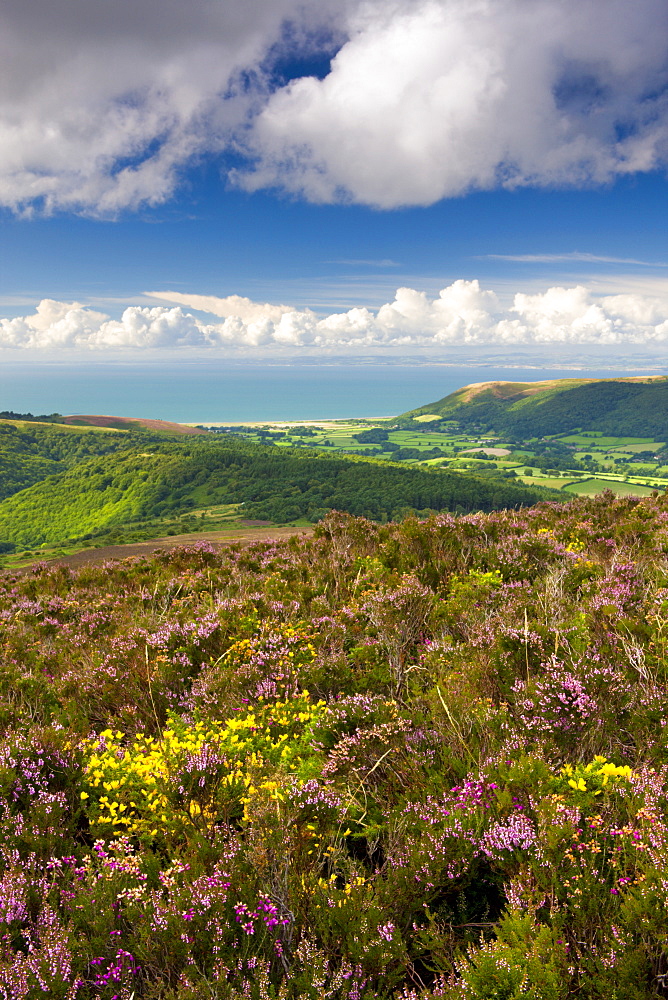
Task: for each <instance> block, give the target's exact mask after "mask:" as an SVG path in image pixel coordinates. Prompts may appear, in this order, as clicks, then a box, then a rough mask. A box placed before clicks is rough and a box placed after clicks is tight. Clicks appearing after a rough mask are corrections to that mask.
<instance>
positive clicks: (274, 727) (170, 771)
mask: <svg viewBox="0 0 668 1000" xmlns="http://www.w3.org/2000/svg"><path fill="white" fill-rule="evenodd" d="M323 708H324V702H317V703H315V704H312V703H311V700H310V698H309V695H308V693H305V694H302V695H299V696H297V697H295V698H293V699H291V700H290V701H283V702H281V701H275V702H270V703H268V704H264V703H261V704H260V705H259V706H258V708H257V709H256V710H255V711H247V712H245V713H244V714H240V715H239V716H237V717H236V718H231V719H226V720H225V721H223V722H215V721H212V720H209V721H207V722H204V721H199V722H192V723H188V722H186V721H185V720H183V719H181V718H179V717H177V716H173V717H171V718H170V720H169V726H168V727H167V728H166V729H164V730H163V731H162V733H161V735H160V737H159V738H154V737H152V736H147V735H146V734H144V733H139V734H137V735H135V736H134V737H133V738H132V740H131V742H130V743H128V744H126V741H125V738H124V735H123V733H122V732H113V731H112V730H111V729H106V730H103V731H102V732H101V733H100V735H99V737H96V738H95V739H93V740H89V741H87V743H86V744H85V746H84V781H83V785H84V788H83V790H82V792H81V800H82V801H83V802H85V804H86V811H87V813H88V818H89V822H90V824H91V827H92V828H93V829H95V830H99V831H100V832H101V833H105V832H106V833H113V832H114V831H115V832H123V833H126V834H129V835H131V836H137V837H140V838H142V839H147V838H148V839H149V840H152V839H153V838H156V837H161V838H162V837H165V836H167V835H174V834H177V835H183V834H184V831H187V830H188V829H195V830H200V831H208V832H209V833H210V832H211V831H212V829H213V828H214V827H215V826H216V825H218V824H220V823H222V822H225V823H228V822H230V820H231V819H232V818H239V816H240V815H241V814H242V809H243V819H244V820H248V815H249V813H248V807H249V805H251V804H252V803H253V802H254V800H255V799H256V798H258V797H262V796H266V795H268V796H269V798H271V799H272V800H273V801H276V802H280V801H281V799H282V798H283V792H282V791H281V788H282V782H281V781H276V780H271V778H272V777H273V776H275V775H276V774H277V773H278V774H280V776H281V778H282V779H283V780H286V779H287V778H288V777H289V776H290V775H295V776H296V777H299V776H300V775H303V774H308V773H309V770H310V768H311V766H312V765H311V764H310V762H309V758H312V757H313V754H312V751H311V747H310V742H309V726H310V725H312V724H313V723H314V722H316V721H317V719H318V717H319V716H320V715H321V714H322V710H323ZM102 793H104V794H102Z"/></svg>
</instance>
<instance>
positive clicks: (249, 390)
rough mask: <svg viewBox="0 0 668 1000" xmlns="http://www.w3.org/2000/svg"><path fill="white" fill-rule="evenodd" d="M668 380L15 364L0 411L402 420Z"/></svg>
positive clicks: (217, 364) (524, 371)
mask: <svg viewBox="0 0 668 1000" xmlns="http://www.w3.org/2000/svg"><path fill="white" fill-rule="evenodd" d="M649 374H655V375H665V374H668V367H667V366H665V365H663V366H662V365H660V364H658V363H656V362H655V363H654V365H653V366H652V367H651V368H650V367H649V366H648V365H647V364H645V365H644V366H638V367H634V366H633V365H632V364H629V365H628V366H627V367H622V366H620V365H619V364H614V365H612V366H611V367H603V366H599V367H592V366H586V365H583V366H582V367H575V366H568V367H566V366H563V367H558V366H554V365H547V364H546V365H545V366H541V365H540V364H539V363H538V364H528V363H526V362H525V363H524V365H523V364H522V363H521V362H519V363H518V362H516V361H513V362H508V363H505V364H499V363H496V364H485V363H466V364H452V365H449V364H445V363H437V364H434V363H431V364H425V363H405V364H404V363H392V364H387V363H386V364H383V363H377V362H373V361H370V362H366V363H363V364H351V363H349V362H348V363H338V364H337V363H335V362H331V361H329V362H327V363H316V362H312V361H311V362H309V363H306V364H305V363H303V362H300V363H297V364H294V363H293V364H291V363H267V364H262V363H259V362H255V363H243V362H235V363H229V362H222V361H220V360H218V359H217V360H216V361H211V362H209V361H206V360H205V361H200V362H196V363H195V362H190V363H187V362H185V363H175V362H174V361H172V362H170V363H154V364H150V365H146V364H132V365H129V364H122V363H119V362H106V363H104V364H101V363H95V364H79V365H65V364H29V365H27V364H9V365H4V366H3V368H2V369H1V370H0V410H11V411H14V412H18V413H28V412H30V413H33V414H49V413H62V414H63V415H66V414H77V413H80V414H105V415H113V416H122V417H145V418H151V419H159V420H169V421H175V422H178V423H204V424H206V423H212V424H213V423H225V422H229V423H239V422H245V421H247V422H257V421H280V420H305V421H306V420H319V419H320V420H324V419H330V420H336V419H343V418H346V417H360V418H364V419H369V418H380V417H381V416H386V417H387V416H394V415H396V414H399V413H402V412H404V411H406V410H409V409H412V408H414V407H417V406H423V405H425V404H427V403H430V402H434V401H436V400H438V399H441V398H442V397H444V396H447V395H448V394H449V393H451V392H454V391H455V390H457V389H459V388H461V387H462V386H464V385H468V384H470V383H471V382H489V381H518V382H535V381H542V380H544V379H553V378H620V377H623V376H624V375H627V376H628V375H649Z"/></svg>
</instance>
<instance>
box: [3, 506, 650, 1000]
mask: <svg viewBox="0 0 668 1000" xmlns="http://www.w3.org/2000/svg"><path fill="white" fill-rule="evenodd" d="M0 643H1V658H0V788H1V792H2V794H1V796H0V809H1V810H2V821H1V823H0V998H2V1000H36V998H38V997H39V998H42V997H44V996H49V997H54V998H56V1000H66V998H67V1000H92V998H100V1000H113V998H117V1000H121V998H123V1000H131V998H135V1000H139V998H153V1000H157V998H165V1000H200V998H201V1000H204V998H221V1000H240V998H242V997H243V998H252V1000H265V998H273V1000H297V998H301V997H307V998H313V1000H324V998H332V1000H367V998H369V1000H370V998H371V997H381V998H388V1000H389V998H395V1000H430V998H435V997H442V998H449V1000H454V998H460V997H465V998H479V1000H482V998H486V1000H512V998H520V997H529V998H534V1000H561V998H566V997H579V998H591V1000H594V998H601V1000H603V998H606V1000H607V998H618V1000H626V998H630V1000H636V998H637V1000H641V998H649V997H660V996H664V995H665V994H666V983H667V981H668V907H667V904H666V899H667V891H668V691H667V689H666V680H667V674H668V502H667V501H666V499H665V498H664V497H663V496H651V497H646V498H642V499H638V498H631V497H622V498H620V497H614V496H613V495H611V494H606V495H603V496H599V497H593V498H591V497H580V498H577V499H574V500H572V501H570V502H567V503H563V504H553V503H545V504H539V505H538V506H536V507H532V508H527V509H524V510H520V511H517V510H515V511H497V512H493V513H488V514H470V515H465V516H461V517H454V516H451V515H449V514H442V515H437V516H434V517H432V518H430V519H429V520H426V521H419V520H417V519H415V518H412V519H408V520H405V521H403V522H402V523H398V524H385V525H379V524H373V523H371V522H369V521H366V520H363V519H362V518H355V517H351V516H348V515H342V514H330V515H329V516H328V517H327V518H326V519H325V520H324V521H323V522H321V524H320V525H319V526H318V527H317V529H316V532H315V535H314V536H313V537H310V538H303V537H294V538H291V539H289V540H287V541H283V542H275V541H268V542H267V541H263V542H255V543H253V544H251V545H248V546H246V547H243V546H241V545H238V546H231V547H230V548H229V549H226V550H225V551H222V552H219V551H216V550H214V549H213V548H212V547H211V546H210V545H208V544H207V543H199V544H195V545H192V546H189V547H185V548H184V547H181V548H177V549H174V550H173V551H171V552H167V553H165V552H163V553H159V554H157V555H156V556H155V558H151V559H149V558H136V559H129V560H125V561H122V562H114V563H108V564H105V565H102V566H86V567H84V568H82V569H79V570H76V571H75V570H71V569H68V568H65V567H49V566H47V565H44V564H38V565H35V566H34V567H32V569H30V570H29V571H27V572H25V573H23V574H21V575H19V574H11V573H5V574H4V576H3V577H2V578H1V579H0Z"/></svg>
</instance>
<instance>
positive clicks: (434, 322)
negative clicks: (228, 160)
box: [0, 280, 668, 352]
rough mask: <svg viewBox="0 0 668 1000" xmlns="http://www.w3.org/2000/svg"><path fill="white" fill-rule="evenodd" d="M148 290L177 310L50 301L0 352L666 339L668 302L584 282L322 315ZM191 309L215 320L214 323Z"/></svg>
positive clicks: (2, 342) (7, 328)
mask: <svg viewBox="0 0 668 1000" xmlns="http://www.w3.org/2000/svg"><path fill="white" fill-rule="evenodd" d="M149 294H152V295H154V296H156V297H158V298H161V299H163V300H167V301H170V300H174V301H178V302H179V304H178V305H174V306H164V305H156V306H151V307H147V306H130V307H128V308H127V309H125V311H124V312H123V314H122V315H121V317H120V319H113V318H111V317H109V316H108V315H106V314H105V313H102V312H99V311H96V310H93V309H91V308H88V307H87V306H85V305H82V304H80V303H78V302H69V303H68V302H56V301H54V300H52V299H44V300H43V301H42V302H41V303H40V304H39V306H38V307H37V309H36V311H35V312H34V313H33V314H31V315H27V316H21V317H16V318H14V319H0V348H25V349H29V350H30V349H33V350H52V349H54V348H78V349H90V350H98V351H100V350H105V349H121V350H132V349H142V348H151V349H156V348H164V349H171V348H179V349H182V350H187V349H189V348H190V349H193V348H196V349H200V348H204V349H209V350H212V351H219V352H221V351H222V352H224V351H225V350H244V351H249V350H250V351H253V350H256V351H258V350H261V349H262V348H266V347H275V348H284V349H286V350H295V349H300V348H311V349H323V350H339V351H341V350H345V349H347V348H355V347H369V348H383V347H386V348H392V347H394V348H397V347H405V346H416V347H432V348H444V347H447V346H448V345H459V344H464V345H477V344H489V345H503V344H507V345H511V344H516V345H532V344H533V345H536V344H599V345H608V344H609V345H624V344H627V345H631V344H650V345H651V344H664V343H666V342H668V296H665V297H661V296H657V295H654V296H651V295H642V294H636V293H633V292H629V293H625V294H617V295H595V294H594V293H593V292H592V291H591V290H589V289H587V288H586V287H584V286H583V285H576V286H574V287H571V288H562V287H553V288H548V289H546V290H545V291H543V292H540V293H534V294H527V293H525V292H519V291H518V292H516V293H515V295H514V296H513V298H512V300H511V302H510V304H506V305H504V304H502V303H501V301H500V300H499V298H498V297H497V295H496V294H495V293H494V292H493V291H490V290H487V289H484V288H481V286H480V283H479V282H478V281H465V280H458V281H455V282H453V283H452V284H451V285H449V286H447V287H446V288H443V289H442V290H441V292H440V293H439V295H438V296H437V297H436V298H430V297H429V296H427V295H426V294H425V293H424V292H422V291H419V290H417V289H414V288H399V289H397V292H396V294H395V297H394V299H393V301H392V302H387V303H385V304H384V305H382V306H381V307H380V308H379V309H377V310H375V311H374V310H371V309H366V308H359V307H358V308H354V309H349V310H348V311H346V312H341V313H332V314H331V315H329V316H324V317H319V316H318V315H317V314H316V313H315V312H313V311H312V310H310V309H294V308H292V307H290V306H281V305H271V304H266V303H255V302H252V300H250V299H247V298H243V297H241V296H227V297H226V298H216V297H215V296H202V295H197V294H193V295H187V294H184V293H177V292H173V293H172V292H153V293H149ZM235 307H236V308H235ZM188 308H191V309H196V310H198V311H199V312H203V311H204V312H208V313H209V314H210V315H211V316H212V317H216V318H215V319H212V320H211V322H207V321H205V320H202V319H201V318H198V317H197V316H195V315H193V314H192V313H191V312H188V311H187V310H188Z"/></svg>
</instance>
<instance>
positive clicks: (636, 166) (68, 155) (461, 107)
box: [0, 0, 668, 215]
mask: <svg viewBox="0 0 668 1000" xmlns="http://www.w3.org/2000/svg"><path fill="white" fill-rule="evenodd" d="M667 32H668V8H667V6H666V3H665V0H632V2H629V0H577V2H574V0H243V3H242V2H241V0H189V2H188V3H184V2H183V0H115V2H114V3H109V2H97V0H95V2H94V0H31V2H30V3H26V2H25V0H6V2H5V3H4V4H3V7H2V10H1V11H0V62H1V63H2V74H1V75H0V205H2V206H6V207H9V208H10V209H13V210H17V211H29V210H32V209H37V210H46V211H51V210H75V211H88V212H91V213H98V214H102V215H113V214H114V213H116V212H119V211H122V210H124V209H136V208H138V207H139V206H141V205H143V204H156V203H160V202H162V201H164V200H166V199H168V198H169V197H171V196H172V194H173V193H174V191H175V189H176V187H177V185H178V184H179V181H180V179H181V176H182V174H183V173H184V171H185V170H186V168H187V167H188V166H189V165H190V164H191V163H192V162H194V161H200V160H201V159H202V158H204V157H210V158H214V159H215V158H219V157H221V155H223V156H224V154H225V152H226V151H228V150H232V151H233V152H234V154H235V156H236V157H237V158H238V157H239V156H240V155H241V156H242V157H243V154H244V153H245V154H246V156H247V157H248V162H247V165H246V166H245V167H244V166H243V164H242V166H240V167H237V171H236V173H234V175H233V179H234V180H236V182H237V183H238V184H240V185H242V186H245V187H246V188H248V189H254V188H259V187H266V186H278V187H279V188H283V189H286V190H288V191H290V192H295V193H298V194H300V195H302V196H305V197H306V198H309V199H311V200H314V201H323V202H328V201H337V200H348V201H350V200H352V201H355V202H359V203H363V204H368V205H374V206H379V207H384V208H393V207H396V206H399V205H416V204H419V205H426V204H430V203H433V202H435V201H437V200H439V199H441V198H444V197H449V196H453V195H458V194H461V193H463V192H466V191H468V190H470V189H475V188H482V189H484V188H494V187H497V186H510V187H513V186H517V185H527V184H532V185H541V184H548V185H555V184H556V185H572V184H588V183H602V182H607V181H609V180H611V179H614V177H616V176H618V175H620V174H628V173H633V172H637V171H648V170H652V169H654V168H656V167H658V166H660V165H661V164H664V163H665V162H666V159H667V150H666V135H667V131H668V129H667V122H668V101H667V98H666V86H667V82H668V81H667V78H666V45H665V39H666V34H667ZM333 38H336V39H337V40H338V41H337V46H338V52H337V54H336V55H335V58H334V59H333V62H332V65H331V70H330V72H329V73H328V74H327V75H326V76H325V77H324V78H323V79H317V78H316V77H315V76H303V77H301V78H298V79H294V80H292V81H291V82H289V83H287V84H284V83H282V81H281V77H280V75H277V74H275V73H273V72H272V66H273V65H275V62H276V59H279V60H280V59H282V60H283V63H284V64H285V65H287V64H289V63H290V61H291V59H292V60H293V61H294V60H295V59H297V60H298V59H299V58H300V57H303V56H305V55H308V56H313V55H314V54H315V55H318V53H320V54H321V55H322V54H323V53H324V54H329V53H330V50H331V47H332V39H333ZM219 162H220V163H221V166H222V165H223V164H224V160H220V161H219Z"/></svg>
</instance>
